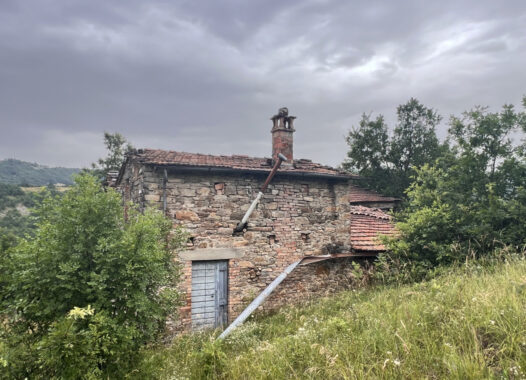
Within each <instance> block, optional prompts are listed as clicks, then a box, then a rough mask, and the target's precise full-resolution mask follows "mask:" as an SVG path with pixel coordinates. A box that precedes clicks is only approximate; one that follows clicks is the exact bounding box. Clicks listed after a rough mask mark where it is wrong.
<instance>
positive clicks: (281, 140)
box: [270, 107, 296, 164]
mask: <svg viewBox="0 0 526 380" xmlns="http://www.w3.org/2000/svg"><path fill="white" fill-rule="evenodd" d="M295 118H296V116H289V110H288V109H287V108H286V107H283V108H280V109H279V111H278V114H277V115H274V116H272V118H271V119H270V120H272V123H273V126H272V131H271V133H272V159H274V160H276V159H277V156H278V153H281V154H283V155H284V156H285V157H287V160H288V162H287V164H292V160H293V154H292V142H293V139H292V134H293V133H294V131H295V129H294V119H295Z"/></svg>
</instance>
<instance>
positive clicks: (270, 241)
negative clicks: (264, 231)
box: [268, 235, 278, 244]
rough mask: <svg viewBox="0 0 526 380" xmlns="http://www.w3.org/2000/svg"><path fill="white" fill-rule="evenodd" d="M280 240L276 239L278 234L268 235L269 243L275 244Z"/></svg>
mask: <svg viewBox="0 0 526 380" xmlns="http://www.w3.org/2000/svg"><path fill="white" fill-rule="evenodd" d="M277 242H278V239H276V235H269V236H268V243H269V244H275V243H277Z"/></svg>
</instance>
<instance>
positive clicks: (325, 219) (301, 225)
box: [121, 162, 352, 328]
mask: <svg viewBox="0 0 526 380" xmlns="http://www.w3.org/2000/svg"><path fill="white" fill-rule="evenodd" d="M264 179H265V175H260V174H246V175H241V174H223V173H221V174H213V173H206V174H201V173H198V172H193V173H192V172H182V171H170V172H169V176H168V182H167V185H166V195H167V210H166V213H167V215H168V216H169V217H170V218H172V219H173V221H174V225H183V226H184V227H185V228H186V230H187V231H188V232H189V233H190V234H191V236H192V237H193V246H192V247H188V248H189V249H199V248H230V247H235V248H239V249H241V250H243V252H244V255H243V257H242V258H239V259H231V260H229V300H228V307H229V313H228V314H229V321H232V320H233V319H234V318H235V317H236V316H237V315H238V314H239V313H240V312H241V311H242V310H243V308H244V307H245V306H246V305H247V304H248V303H249V302H250V301H251V300H252V299H253V298H254V297H255V296H257V295H258V294H259V293H260V292H261V291H262V290H263V289H264V288H265V287H266V286H267V285H268V284H269V283H270V282H271V281H272V280H274V278H275V277H276V276H278V275H279V274H280V273H281V272H282V271H283V270H284V269H285V268H286V267H287V266H288V265H289V264H291V263H292V262H294V261H296V260H298V259H300V258H301V257H303V256H305V255H322V254H327V253H330V252H349V251H350V247H349V228H350V206H349V198H348V194H349V188H350V186H352V185H350V184H349V183H348V182H347V181H334V182H331V181H328V180H326V179H314V178H306V177H305V178H298V177H290V176H280V175H277V176H276V177H275V178H274V180H273V182H272V183H271V184H270V186H269V188H268V190H267V192H266V194H265V195H264V196H263V199H262V200H261V203H260V204H259V206H258V208H257V209H256V211H255V212H254V213H253V214H252V216H251V218H250V220H249V223H248V229H247V231H246V232H244V233H241V234H239V235H237V236H232V232H233V228H234V227H235V226H236V224H237V223H238V222H239V221H240V220H241V218H242V217H243V215H244V213H245V211H246V210H247V209H248V207H249V205H250V203H251V202H252V200H253V199H254V198H255V196H256V194H257V192H258V191H259V186H261V184H262V183H263V181H264ZM121 189H122V191H123V193H124V194H123V195H124V199H125V200H131V201H133V202H137V203H139V204H142V203H143V202H149V203H150V204H151V205H153V206H156V207H158V208H160V209H162V207H163V200H162V194H163V170H162V169H157V170H155V168H154V167H153V166H148V165H141V166H140V167H139V164H136V163H133V162H130V163H128V166H127V168H126V170H125V173H124V175H123V179H122V181H121ZM348 264H349V262H348V260H343V259H339V260H330V261H327V262H322V263H317V264H311V265H308V266H303V267H301V268H299V269H297V270H296V271H295V272H293V273H292V275H291V276H290V277H289V278H287V279H286V280H285V281H284V282H283V283H282V284H281V285H280V287H279V289H278V290H277V291H276V293H275V294H274V295H272V296H271V297H270V298H269V299H268V300H267V302H266V303H265V305H264V308H265V309H267V310H270V309H273V308H275V307H277V306H279V305H282V304H284V303H290V302H293V301H296V300H299V299H302V298H305V297H308V296H310V295H314V294H326V293H327V292H330V291H335V290H338V289H342V288H344V287H348V286H349V284H350V281H351V274H350V273H351V272H350V270H351V266H350V265H348ZM183 265H184V268H183V271H184V279H183V281H182V283H181V290H182V291H183V292H184V293H185V303H186V304H185V305H184V306H183V307H182V308H181V310H180V319H179V323H180V325H178V326H177V328H181V327H183V328H187V327H189V326H190V310H191V296H190V294H191V291H190V290H191V262H190V261H186V262H184V263H183Z"/></svg>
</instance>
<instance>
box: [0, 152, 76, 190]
mask: <svg viewBox="0 0 526 380" xmlns="http://www.w3.org/2000/svg"><path fill="white" fill-rule="evenodd" d="M79 171H80V169H73V168H60V167H58V168H50V167H47V166H43V165H39V164H36V163H31V162H25V161H20V160H15V159H11V158H10V159H7V160H0V182H2V183H8V184H13V185H31V186H45V185H48V184H50V183H51V184H57V183H63V184H66V185H70V184H72V182H73V180H72V178H71V176H72V175H73V174H75V173H78V172H79Z"/></svg>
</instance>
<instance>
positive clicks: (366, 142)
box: [342, 114, 392, 193]
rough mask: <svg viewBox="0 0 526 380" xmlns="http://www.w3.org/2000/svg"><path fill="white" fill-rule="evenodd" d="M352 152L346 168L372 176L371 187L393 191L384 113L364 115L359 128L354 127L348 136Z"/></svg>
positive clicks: (365, 175)
mask: <svg viewBox="0 0 526 380" xmlns="http://www.w3.org/2000/svg"><path fill="white" fill-rule="evenodd" d="M346 141H347V144H348V145H349V151H348V152H347V159H346V160H345V161H344V162H343V164H342V167H343V168H344V169H346V170H348V171H353V172H358V173H359V174H360V175H361V176H364V177H367V178H369V186H371V187H372V188H374V189H377V190H380V191H382V192H384V193H389V192H390V190H389V187H390V183H391V180H392V178H391V173H392V170H391V165H390V161H389V155H388V152H389V135H388V133H387V125H386V124H385V121H384V118H383V116H382V115H379V116H377V117H376V119H374V120H371V115H367V114H363V115H362V119H361V120H360V124H359V127H358V128H354V127H353V128H352V129H351V131H349V133H348V135H347V137H346Z"/></svg>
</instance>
